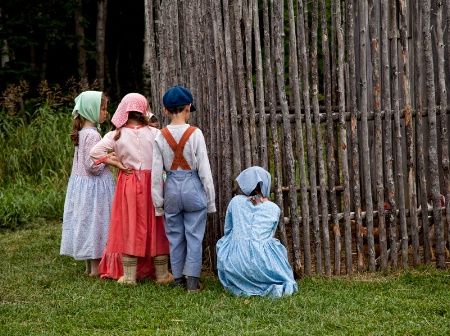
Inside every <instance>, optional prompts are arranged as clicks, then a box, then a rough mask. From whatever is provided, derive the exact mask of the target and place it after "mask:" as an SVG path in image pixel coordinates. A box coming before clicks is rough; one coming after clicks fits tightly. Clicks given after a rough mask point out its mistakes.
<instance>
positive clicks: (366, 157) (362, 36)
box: [359, 0, 375, 271]
mask: <svg viewBox="0 0 450 336" xmlns="http://www.w3.org/2000/svg"><path fill="white" fill-rule="evenodd" d="M359 20H360V22H359V26H360V30H359V44H360V48H359V71H360V80H359V82H360V86H361V90H360V93H361V94H360V95H361V102H360V107H359V109H360V111H361V137H362V144H361V147H362V161H363V162H362V165H363V167H364V170H363V172H364V174H363V182H364V196H365V201H366V213H367V218H366V226H367V249H368V261H369V270H370V271H374V270H375V242H374V237H373V204H372V186H371V185H372V180H371V175H370V171H371V169H370V168H371V167H370V150H369V128H368V123H367V74H366V67H367V64H366V62H367V59H366V57H367V52H366V40H367V36H366V35H367V32H366V1H364V0H360V1H359Z"/></svg>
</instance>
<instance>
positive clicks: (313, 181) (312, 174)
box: [297, 0, 322, 274]
mask: <svg viewBox="0 0 450 336" xmlns="http://www.w3.org/2000/svg"><path fill="white" fill-rule="evenodd" d="M297 6H298V15H299V17H298V19H299V20H298V21H299V24H300V25H299V26H298V39H299V44H300V55H299V56H300V60H301V63H302V76H301V78H302V82H303V106H304V112H305V118H304V121H305V129H306V152H307V154H308V172H309V184H310V186H311V190H310V196H311V208H312V219H313V230H314V248H315V253H316V258H315V260H316V269H317V271H318V274H320V273H321V272H322V254H321V241H320V225H319V210H318V204H317V178H316V161H315V155H314V145H313V135H312V125H311V105H310V102H309V90H310V87H309V66H308V51H307V49H308V48H307V42H306V41H307V40H308V37H307V36H306V35H305V26H304V24H303V22H305V19H303V17H302V15H303V12H304V10H303V1H302V0H298V1H297ZM306 22H307V21H306ZM302 209H303V207H302ZM303 233H304V235H306V233H308V240H309V225H308V226H306V225H305V223H303ZM308 246H309V245H308ZM305 248H306V241H305ZM305 257H306V253H305ZM305 259H306V258H305ZM306 271H307V265H306V261H305V272H306Z"/></svg>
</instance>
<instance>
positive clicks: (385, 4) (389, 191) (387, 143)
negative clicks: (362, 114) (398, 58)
mask: <svg viewBox="0 0 450 336" xmlns="http://www.w3.org/2000/svg"><path fill="white" fill-rule="evenodd" d="M388 13H389V0H382V1H381V76H382V105H383V106H382V107H383V109H384V113H385V114H384V127H385V131H384V170H385V172H386V178H385V183H386V197H387V202H388V204H389V210H388V216H389V217H388V218H389V223H390V228H391V227H392V225H393V223H395V221H396V220H397V219H396V217H395V212H396V207H397V203H396V201H395V180H394V167H393V160H394V159H393V154H392V109H391V80H390V78H391V72H390V65H389V40H388V31H389V20H388V17H389V14H388ZM388 257H389V256H388V255H387V237H386V235H384V237H383V236H381V235H380V259H381V262H380V266H381V269H382V270H385V269H387V267H388Z"/></svg>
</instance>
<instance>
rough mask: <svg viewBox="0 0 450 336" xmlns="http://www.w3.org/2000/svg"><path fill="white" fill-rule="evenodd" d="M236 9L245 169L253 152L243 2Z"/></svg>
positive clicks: (235, 4) (235, 20)
mask: <svg viewBox="0 0 450 336" xmlns="http://www.w3.org/2000/svg"><path fill="white" fill-rule="evenodd" d="M233 8H234V25H235V43H236V50H235V52H236V72H237V77H236V80H237V83H238V89H239V97H240V106H241V121H242V138H243V140H244V167H245V168H247V167H250V166H251V165H252V159H251V152H250V132H249V120H248V105H247V93H246V90H245V78H244V62H243V58H244V55H243V49H244V46H243V43H242V31H241V19H242V0H235V1H234V4H233Z"/></svg>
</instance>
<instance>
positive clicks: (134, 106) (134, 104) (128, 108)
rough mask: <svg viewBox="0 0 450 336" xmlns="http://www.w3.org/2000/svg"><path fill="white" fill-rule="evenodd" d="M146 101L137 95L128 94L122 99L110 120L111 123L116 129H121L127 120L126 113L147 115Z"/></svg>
mask: <svg viewBox="0 0 450 336" xmlns="http://www.w3.org/2000/svg"><path fill="white" fill-rule="evenodd" d="M147 109H148V101H147V99H146V98H145V97H144V96H143V95H141V94H139V93H129V94H127V95H126V96H125V97H123V98H122V101H121V102H120V104H119V106H118V107H117V110H116V112H115V113H114V115H113V117H112V118H111V122H112V123H113V124H114V126H116V127H117V128H120V127H122V126H123V125H124V124H125V123H126V122H127V120H128V112H132V111H134V112H140V113H143V114H145V113H147Z"/></svg>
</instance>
